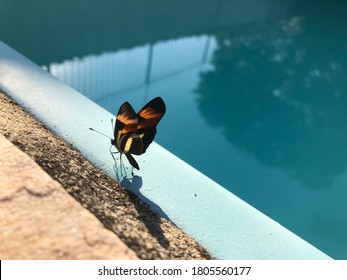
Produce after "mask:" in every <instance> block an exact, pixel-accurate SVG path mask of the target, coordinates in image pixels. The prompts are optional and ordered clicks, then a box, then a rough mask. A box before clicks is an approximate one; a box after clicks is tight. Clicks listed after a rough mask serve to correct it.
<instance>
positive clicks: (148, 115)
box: [137, 97, 166, 154]
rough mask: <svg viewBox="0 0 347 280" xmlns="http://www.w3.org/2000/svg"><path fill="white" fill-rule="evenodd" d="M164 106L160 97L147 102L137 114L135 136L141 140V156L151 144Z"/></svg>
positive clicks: (164, 109)
mask: <svg viewBox="0 0 347 280" xmlns="http://www.w3.org/2000/svg"><path fill="white" fill-rule="evenodd" d="M165 112H166V106H165V103H164V101H163V99H162V98H161V97H156V98H154V99H152V100H151V101H150V102H148V103H147V104H146V105H145V106H144V107H143V108H142V109H141V110H140V111H139V112H138V113H137V116H138V125H137V134H138V135H139V137H140V138H141V139H142V145H143V147H142V154H143V153H145V152H146V150H147V148H148V146H149V144H151V143H152V142H153V139H154V136H155V134H156V133H157V129H156V126H157V124H158V123H159V121H160V120H161V118H162V117H163V116H164V114H165Z"/></svg>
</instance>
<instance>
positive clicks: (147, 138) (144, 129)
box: [111, 97, 166, 170]
mask: <svg viewBox="0 0 347 280" xmlns="http://www.w3.org/2000/svg"><path fill="white" fill-rule="evenodd" d="M165 112H166V106H165V103H164V101H163V99H162V98H161V97H156V98H154V99H152V100H151V101H149V102H148V103H147V104H146V105H145V106H144V107H143V108H142V109H141V110H140V111H139V112H138V113H137V114H136V112H135V111H134V109H133V107H132V106H131V105H130V104H129V102H125V103H123V104H122V106H120V108H119V111H118V114H117V117H116V124H115V127H114V139H111V145H114V146H115V147H116V148H117V150H118V151H119V152H120V153H121V155H122V154H125V156H126V157H127V159H128V161H129V163H130V164H131V165H132V166H133V167H134V168H136V169H137V170H140V167H139V165H138V163H137V162H136V160H135V159H134V157H133V156H132V154H133V155H142V154H144V153H145V152H146V150H147V148H148V146H149V145H150V144H151V143H152V142H153V139H154V136H155V134H156V133H157V128H156V127H157V124H158V123H159V121H160V120H161V118H162V117H163V116H164V114H165Z"/></svg>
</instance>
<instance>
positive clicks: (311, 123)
mask: <svg viewBox="0 0 347 280" xmlns="http://www.w3.org/2000/svg"><path fill="white" fill-rule="evenodd" d="M5 2H6V1H5ZM124 2H126V1H124ZM277 2H278V1H256V2H254V1H245V2H244V4H237V1H220V2H218V4H217V3H216V1H202V2H201V3H200V5H199V7H198V8H197V7H196V3H195V1H186V2H185V4H175V3H173V2H172V1H166V2H162V1H161V2H160V3H159V2H158V3H156V5H155V6H152V7H149V6H148V5H145V4H142V3H141V2H138V3H136V4H137V6H136V11H133V7H132V6H131V5H130V4H128V3H123V2H122V1H118V2H115V4H109V5H110V6H109V7H107V8H106V7H104V9H101V8H100V10H96V11H95V10H94V13H93V14H92V15H91V16H90V17H89V18H88V14H90V13H89V12H90V11H92V9H93V8H95V6H92V4H91V3H89V5H87V4H85V5H84V6H79V7H74V6H64V7H60V8H61V9H60V10H59V11H60V12H57V13H58V14H56V13H55V12H53V11H54V9H56V8H57V7H56V6H53V7H52V6H47V7H46V9H47V10H48V11H51V13H48V14H49V15H50V18H45V16H43V18H42V17H41V18H39V19H38V18H37V17H36V18H35V19H34V14H35V11H34V10H32V11H31V12H32V14H33V19H31V20H29V19H28V18H27V17H26V18H25V20H23V21H21V20H19V22H18V21H17V22H16V23H13V28H14V29H16V30H12V31H11V32H7V33H6V32H5V33H3V37H2V38H1V39H2V40H3V41H4V42H5V43H8V44H9V45H11V46H12V47H13V48H15V49H17V50H19V51H20V52H22V53H23V54H24V55H26V56H28V57H29V58H31V59H32V60H34V61H35V62H37V63H38V64H40V65H44V67H46V68H47V69H48V70H49V71H50V72H51V73H52V74H53V75H55V76H57V77H58V78H59V79H61V80H63V81H64V82H66V83H68V84H70V85H71V86H72V87H74V88H76V89H77V90H79V91H80V92H82V93H83V94H85V95H87V96H88V97H89V98H91V99H92V100H94V101H95V102H96V103H98V104H100V105H101V106H103V107H104V108H106V109H107V110H109V111H111V112H113V113H114V114H116V113H117V111H118V108H119V106H120V105H121V104H122V103H123V102H124V101H129V102H130V103H131V104H132V105H133V106H134V108H136V109H137V110H138V109H140V108H141V107H142V106H143V105H144V104H145V103H146V102H147V101H148V100H150V99H151V98H153V97H156V96H162V97H163V99H164V100H165V102H166V104H167V114H166V115H165V117H164V118H163V120H162V121H161V123H160V124H159V126H158V134H157V136H156V141H157V142H158V143H160V144H161V145H162V146H164V147H165V148H167V149H168V150H170V151H172V152H173V153H174V154H176V155H178V156H179V157H181V158H182V159H183V160H185V161H186V162H188V163H189V164H191V165H192V166H194V167H195V168H197V169H198V170H200V171H201V172H202V173H204V174H206V175H207V176H209V177H210V178H212V179H213V180H215V181H216V182H218V183H220V184H221V185H222V186H224V187H225V188H227V189H228V190H230V191H231V192H233V193H235V194H236V195H238V196H239V197H241V198H242V199H244V200H245V201H247V202H249V203H250V204H251V205H253V206H254V207H256V208H257V209H259V210H260V211H262V212H264V213H265V214H267V215H268V216H270V217H271V218H273V219H274V220H276V221H278V222H279V223H281V224H282V225H284V226H285V227H287V228H288V229H290V230H291V231H293V232H294V233H296V234H297V235H299V236H301V237H302V238H303V239H305V240H307V241H308V242H310V243H311V244H313V245H314V246H316V247H317V248H319V249H320V250H322V251H324V252H325V253H327V254H328V255H330V256H331V257H333V258H338V259H347V203H346V200H347V144H346V143H347V129H346V126H347V125H346V123H347V122H346V121H345V119H346V118H347V109H346V108H347V82H346V81H347V80H346V76H347V75H346V74H347V55H346V49H347V48H346V47H347V33H346V31H345V27H346V26H347V18H346V17H345V14H346V12H347V4H344V3H343V1H330V2H329V4H328V3H326V1H283V2H281V3H280V4H279V3H277ZM95 3H96V2H95ZM11 5H12V4H11ZM11 5H10V4H8V5H7V8H8V9H10V8H11ZM133 5H134V3H133ZM254 5H255V6H254ZM99 6H100V5H99ZM153 7H155V8H153ZM249 7H252V9H251V8H249ZM77 8H78V9H79V14H80V15H81V17H79V18H76V17H73V15H74V13H73V9H75V10H76V9H77ZM173 8H175V9H173ZM27 9H29V10H30V7H27ZM50 9H51V10H50ZM3 11H6V10H3ZM139 11H141V13H140V12H139ZM31 12H30V11H29V12H26V14H31ZM0 13H1V12H0ZM23 13H24V11H23ZM63 13H65V14H63ZM6 14H8V13H6ZM240 15H242V16H240ZM61 16H63V18H65V19H66V20H65V21H64V22H61V25H59V24H58V23H59V22H58V19H56V21H55V20H54V19H55V18H54V17H57V18H59V17H61ZM4 17H5V19H6V20H7V21H8V22H9V23H11V18H6V15H5V13H4ZM4 17H2V18H4ZM7 17H8V16H7ZM19 18H20V17H19ZM39 20H42V21H43V22H45V25H44V27H42V26H41V27H40V24H39V23H40V22H39ZM158 22H160V23H161V24H159V25H158V24H157V23H158ZM29 23H31V24H32V27H33V29H35V30H36V31H37V34H35V35H34V36H31V37H26V36H27V35H26V34H25V28H24V27H25V25H26V26H28V24H29ZM8 26H11V24H10V25H8ZM22 26H23V27H22ZM39 27H40V28H39ZM21 28H22V29H23V33H22V34H21V35H22V36H18V34H20V30H22V29H21ZM14 31H16V32H14ZM15 34H17V35H15ZM19 37H20V38H19ZM42 38H45V40H42ZM345 102H346V103H345ZM105 121H109V120H105ZM106 133H107V132H106ZM109 134H111V125H110V131H109ZM100 148H103V147H100ZM104 148H105V149H108V147H104ZM140 162H141V161H140V160H139V163H140ZM178 187H179V186H178ZM221 211H223V209H221Z"/></svg>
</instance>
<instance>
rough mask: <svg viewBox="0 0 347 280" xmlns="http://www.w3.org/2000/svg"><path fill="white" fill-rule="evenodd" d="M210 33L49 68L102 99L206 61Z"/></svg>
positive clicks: (56, 64)
mask: <svg viewBox="0 0 347 280" xmlns="http://www.w3.org/2000/svg"><path fill="white" fill-rule="evenodd" d="M210 41H211V37H210V36H198V37H197V36H193V37H188V38H182V39H178V40H171V41H168V42H159V43H157V44H154V45H145V46H141V47H136V48H133V49H130V50H121V51H117V52H108V53H104V54H101V55H98V56H95V55H93V56H87V57H85V58H83V59H77V58H76V59H75V60H72V61H65V62H63V63H51V64H50V65H49V66H48V67H47V68H48V69H49V72H50V73H52V74H53V75H54V76H56V77H58V78H59V79H61V80H62V81H64V82H66V83H67V84H69V85H70V86H72V87H73V88H75V89H76V90H78V91H79V92H82V93H83V94H84V95H86V96H88V97H89V98H91V99H93V100H94V101H96V102H99V101H100V100H102V99H105V98H107V97H110V96H113V95H115V94H120V93H125V92H129V91H132V90H134V89H137V88H141V87H144V86H146V85H148V84H150V83H153V82H155V81H158V80H161V79H165V78H168V77H170V76H173V75H175V74H179V73H183V72H185V71H187V70H189V69H191V68H194V67H198V66H200V65H201V64H204V63H206V61H207V60H208V55H209V53H210V51H209V49H210Z"/></svg>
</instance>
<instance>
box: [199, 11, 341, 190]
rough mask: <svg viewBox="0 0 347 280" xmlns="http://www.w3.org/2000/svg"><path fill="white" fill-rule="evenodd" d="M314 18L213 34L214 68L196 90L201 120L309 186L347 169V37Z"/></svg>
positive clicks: (338, 28) (336, 27)
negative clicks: (346, 53) (203, 119)
mask: <svg viewBox="0 0 347 280" xmlns="http://www.w3.org/2000/svg"><path fill="white" fill-rule="evenodd" d="M315 15H316V14H315ZM332 16H333V15H332ZM345 18H346V17H345ZM346 19H347V18H346ZM319 20H320V17H319V16H310V15H306V16H291V17H289V18H288V19H285V20H281V21H280V22H276V23H272V24H263V25H262V26H260V25H257V26H252V27H249V28H248V29H242V30H240V29H238V30H235V29H233V30H227V31H223V32H220V33H218V34H216V40H217V43H218V48H217V50H216V51H215V53H214V55H213V61H212V63H213V65H214V68H213V69H212V70H210V71H207V72H204V73H202V74H201V81H200V83H199V85H198V88H197V89H196V94H197V96H198V98H197V99H198V105H199V108H200V111H201V113H202V115H203V116H204V117H205V118H206V120H207V121H208V122H209V123H210V124H211V125H213V126H217V127H221V128H222V129H223V131H224V134H225V137H226V138H227V139H228V141H229V142H231V143H233V144H234V145H235V146H237V147H238V148H239V149H240V150H243V151H246V152H247V153H251V154H252V155H253V156H254V157H255V158H256V159H257V160H258V161H260V162H261V163H262V164H264V165H267V166H269V167H276V168H281V169H284V170H286V171H287V172H289V173H290V174H291V176H293V177H295V178H297V179H299V180H301V181H302V182H303V183H304V184H305V185H307V186H309V187H311V188H324V187H329V185H330V184H331V182H332V180H333V179H334V178H335V176H336V175H338V174H340V173H341V172H343V171H344V170H345V169H346V167H347V121H346V119H347V82H346V81H347V78H346V77H347V71H346V70H347V61H346V58H347V57H346V55H345V51H346V47H347V39H346V36H345V30H343V28H342V26H340V25H339V24H337V25H336V24H334V22H335V23H336V21H333V20H332V23H331V24H330V25H326V26H325V29H319V28H317V26H322V25H321V24H320V25H318V21H319ZM343 21H344V22H343V23H340V24H343V27H345V26H347V20H345V19H344V20H343Z"/></svg>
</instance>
